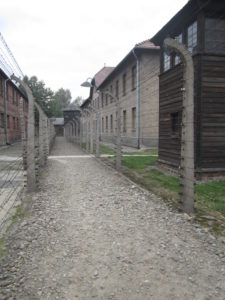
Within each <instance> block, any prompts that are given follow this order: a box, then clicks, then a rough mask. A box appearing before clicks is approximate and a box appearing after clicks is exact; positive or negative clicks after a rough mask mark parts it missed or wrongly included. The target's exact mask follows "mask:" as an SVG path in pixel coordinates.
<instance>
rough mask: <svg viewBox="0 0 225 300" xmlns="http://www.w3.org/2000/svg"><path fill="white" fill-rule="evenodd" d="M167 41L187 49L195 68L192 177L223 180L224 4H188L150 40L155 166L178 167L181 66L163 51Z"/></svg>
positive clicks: (193, 1)
mask: <svg viewBox="0 0 225 300" xmlns="http://www.w3.org/2000/svg"><path fill="white" fill-rule="evenodd" d="M166 37H171V38H176V39H177V40H178V41H179V42H181V43H183V44H185V45H186V46H187V48H188V49H189V51H190V52H191V53H192V55H193V62H194V72H195V74H194V114H195V115H194V122H195V126H194V129H195V171H196V176H197V177H198V178H202V177H204V176H207V177H208V176H217V175H225V2H224V1H221V0H209V1H203V0H198V1H196V0H190V1H189V2H188V3H187V4H186V5H185V6H184V7H183V8H182V9H181V10H180V11H179V12H178V13H177V14H176V15H175V16H174V17H173V18H172V19H171V20H170V21H169V22H168V23H167V24H166V25H165V26H164V27H163V28H162V29H161V30H160V31H159V32H158V33H157V34H156V35H155V36H154V37H153V38H152V39H151V41H152V42H154V43H155V44H156V45H158V46H160V47H161V58H160V61H161V62H160V76H159V90H160V92H159V163H161V164H166V165H167V166H171V167H176V168H177V167H178V166H179V164H180V148H181V113H182V87H183V81H182V80H183V66H182V64H181V62H180V58H179V57H178V56H176V55H175V54H174V53H166V52H164V51H163V41H164V39H165V38H166Z"/></svg>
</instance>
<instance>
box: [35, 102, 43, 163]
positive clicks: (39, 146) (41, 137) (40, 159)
mask: <svg viewBox="0 0 225 300" xmlns="http://www.w3.org/2000/svg"><path fill="white" fill-rule="evenodd" d="M35 107H36V109H37V110H38V114H39V128H38V129H39V139H38V153H39V157H38V161H39V166H40V167H43V166H44V113H43V111H42V109H41V107H40V105H39V104H38V103H36V102H35Z"/></svg>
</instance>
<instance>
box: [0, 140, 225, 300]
mask: <svg viewBox="0 0 225 300" xmlns="http://www.w3.org/2000/svg"><path fill="white" fill-rule="evenodd" d="M52 155H53V156H60V158H56V157H53V158H51V159H49V161H48V166H47V168H46V171H45V172H44V174H43V176H42V178H41V189H40V192H38V193H37V194H36V195H35V196H33V201H34V202H35V204H34V205H33V207H32V212H31V215H30V216H29V218H28V219H26V220H25V221H23V222H22V223H20V224H19V225H18V226H16V227H15V229H14V230H13V231H11V232H10V234H9V237H8V238H7V243H8V248H9V249H10V250H9V253H8V257H6V258H5V259H4V260H3V262H2V264H1V269H0V274H1V275H0V279H1V285H2V293H0V299H10V296H11V297H12V298H11V299H23V300H24V299H32V300H33V299H60V300H62V299H82V300H87V299H112V300H116V299H118V300H119V299H121V300H133V299H134V300H136V299H140V300H145V299H173V300H174V299H179V300H180V299H198V300H200V299H204V300H207V299H225V256H224V254H225V253H224V251H225V244H224V243H223V242H222V241H220V240H217V239H215V238H214V237H213V236H211V235H210V234H209V233H207V232H206V231H205V230H204V229H201V228H199V227H198V226H195V225H192V224H189V223H188V221H187V220H185V218H184V216H183V215H182V214H178V213H175V212H173V211H171V210H170V209H169V208H168V207H167V206H166V205H165V204H164V203H163V202H162V201H161V200H159V199H157V197H156V196H154V195H151V194H149V193H148V192H145V191H143V190H141V189H139V188H138V187H137V186H135V185H134V184H132V183H130V182H129V181H128V180H126V179H125V178H124V177H122V176H120V175H119V174H118V173H116V172H115V171H113V170H110V169H108V168H106V167H105V166H103V165H101V164H99V163H98V162H97V161H96V160H95V159H94V158H92V157H89V158H87V157H85V156H83V153H82V152H80V150H79V149H76V148H75V146H74V145H72V144H69V143H66V142H65V141H64V140H63V138H58V139H57V140H56V144H55V147H54V149H53V152H52ZM63 155H69V156H70V157H68V158H63V157H62V156H63ZM72 155H78V157H71V156H72Z"/></svg>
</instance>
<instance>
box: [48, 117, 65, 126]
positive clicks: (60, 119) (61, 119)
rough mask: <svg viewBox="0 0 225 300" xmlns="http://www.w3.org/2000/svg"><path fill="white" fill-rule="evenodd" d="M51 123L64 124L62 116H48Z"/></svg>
mask: <svg viewBox="0 0 225 300" xmlns="http://www.w3.org/2000/svg"><path fill="white" fill-rule="evenodd" d="M50 120H51V121H52V124H53V125H64V118H50Z"/></svg>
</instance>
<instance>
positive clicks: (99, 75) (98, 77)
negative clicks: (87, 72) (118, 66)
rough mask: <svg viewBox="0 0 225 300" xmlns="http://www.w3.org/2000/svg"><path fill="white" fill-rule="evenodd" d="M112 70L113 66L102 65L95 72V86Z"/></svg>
mask: <svg viewBox="0 0 225 300" xmlns="http://www.w3.org/2000/svg"><path fill="white" fill-rule="evenodd" d="M113 70H114V67H103V68H102V69H101V70H100V71H98V73H96V74H95V76H94V80H95V86H96V87H98V86H99V85H100V84H101V83H102V82H103V81H104V80H105V78H106V77H108V76H109V74H110V73H111V72H112V71H113Z"/></svg>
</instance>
